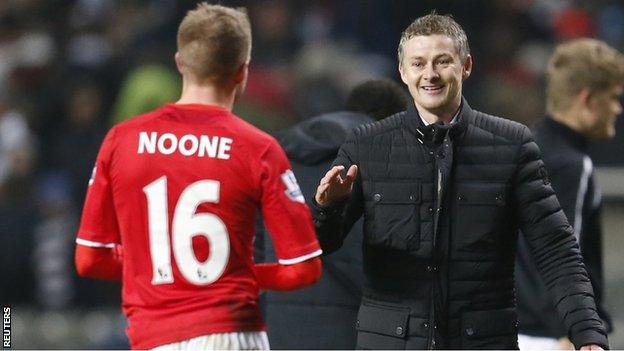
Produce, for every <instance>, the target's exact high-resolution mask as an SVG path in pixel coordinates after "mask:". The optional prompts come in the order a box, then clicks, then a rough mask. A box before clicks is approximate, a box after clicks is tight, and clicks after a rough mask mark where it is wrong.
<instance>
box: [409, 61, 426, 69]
mask: <svg viewBox="0 0 624 351" xmlns="http://www.w3.org/2000/svg"><path fill="white" fill-rule="evenodd" d="M412 66H413V67H418V68H420V67H422V66H424V64H423V63H422V62H412Z"/></svg>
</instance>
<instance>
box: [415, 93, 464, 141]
mask: <svg viewBox="0 0 624 351" xmlns="http://www.w3.org/2000/svg"><path fill="white" fill-rule="evenodd" d="M473 115H474V110H473V109H472V108H471V107H470V105H468V102H467V101H466V99H465V98H463V97H462V102H461V105H460V107H459V113H458V114H457V116H456V117H455V122H454V123H451V124H448V125H444V124H438V123H434V124H430V125H428V126H425V124H424V123H423V121H422V119H421V118H420V115H419V114H418V110H417V109H416V105H414V102H413V101H411V103H409V104H408V106H407V111H406V115H405V126H406V127H407V129H408V130H409V131H410V132H411V133H412V134H414V135H415V136H416V138H417V139H418V140H419V141H420V142H421V143H423V141H425V140H430V141H433V140H434V139H439V138H440V136H441V137H442V139H443V138H444V136H445V135H446V133H448V134H449V136H450V137H451V139H453V140H455V139H457V138H459V137H460V136H461V135H462V134H463V132H464V131H465V130H466V126H467V124H468V123H470V122H472V121H473V120H474V117H473Z"/></svg>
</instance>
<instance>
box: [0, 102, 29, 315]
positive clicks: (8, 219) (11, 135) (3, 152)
mask: <svg viewBox="0 0 624 351" xmlns="http://www.w3.org/2000/svg"><path fill="white" fill-rule="evenodd" d="M36 144H37V139H36V138H35V136H34V134H33V133H32V131H31V130H30V127H29V125H28V123H27V121H26V118H25V117H24V115H23V114H22V112H21V111H20V110H19V109H17V108H14V103H13V101H12V99H11V98H10V97H9V96H8V95H7V92H6V91H0V242H2V248H3V253H2V255H0V268H1V269H2V280H3V282H11V284H10V287H9V285H8V284H3V285H4V286H3V287H2V288H0V300H1V301H2V302H3V303H6V304H14V303H25V302H29V301H32V298H33V296H34V294H33V292H34V285H35V283H34V281H33V274H32V269H30V268H31V267H32V265H31V263H32V262H31V260H32V258H31V257H32V252H33V249H32V248H33V246H34V245H33V231H34V227H35V224H36V221H37V219H38V214H37V206H36V201H37V198H38V197H37V194H36V192H35V191H34V186H33V183H34V181H35V177H34V166H35V164H34V163H35V161H36V158H35V156H36V152H35V150H36Z"/></svg>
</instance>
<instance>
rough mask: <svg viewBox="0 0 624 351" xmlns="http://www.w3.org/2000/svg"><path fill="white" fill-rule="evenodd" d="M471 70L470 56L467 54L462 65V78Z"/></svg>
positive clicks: (467, 75)
mask: <svg viewBox="0 0 624 351" xmlns="http://www.w3.org/2000/svg"><path fill="white" fill-rule="evenodd" d="M471 72H472V56H471V55H470V54H468V56H466V60H465V61H464V65H463V67H462V79H463V80H466V78H468V77H470V73H471Z"/></svg>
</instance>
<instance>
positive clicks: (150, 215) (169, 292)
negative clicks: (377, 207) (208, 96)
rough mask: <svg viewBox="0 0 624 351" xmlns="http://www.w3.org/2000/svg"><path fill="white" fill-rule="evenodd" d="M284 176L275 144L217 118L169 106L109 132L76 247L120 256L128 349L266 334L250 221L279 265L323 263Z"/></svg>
mask: <svg viewBox="0 0 624 351" xmlns="http://www.w3.org/2000/svg"><path fill="white" fill-rule="evenodd" d="M290 168H291V167H290V163H289V162H288V159H287V158H286V155H285V153H284V151H283V150H282V149H281V147H280V146H279V144H278V143H277V142H276V141H275V139H273V138H272V137H271V136H269V135H268V134H266V133H264V132H262V131H260V130H259V129H257V128H255V127H253V126H251V125H250V124H248V123H246V122H245V121H243V120H241V119H240V118H238V117H236V116H235V115H233V114H232V113H230V112H229V111H227V110H225V109H222V108H220V107H216V106H207V105H198V104H188V105H175V104H168V105H165V106H164V107H162V108H160V109H158V110H156V111H154V112H151V113H148V114H145V115H141V116H138V117H136V118H133V119H131V120H129V121H126V122H123V123H121V124H119V125H117V126H115V127H113V128H112V129H111V130H110V132H109V133H108V135H107V136H106V138H105V140H104V142H103V144H102V147H101V149H100V152H99V155H98V158H97V161H96V166H95V168H94V170H93V175H92V178H91V180H90V181H89V190H88V192H87V198H86V201H85V205H84V209H83V213H82V220H81V224H80V229H79V232H78V238H77V239H76V242H77V243H78V244H79V245H87V246H93V247H113V246H114V245H115V244H116V243H120V244H122V245H123V251H124V254H123V281H122V300H123V310H124V313H125V314H126V316H127V317H128V330H127V331H128V336H129V338H130V343H131V345H132V347H133V348H140V349H146V348H152V347H155V346H158V345H163V344H167V343H171V342H176V341H181V340H184V339H188V338H192V337H195V336H200V335H204V334H210V333H224V332H234V331H258V330H264V328H265V327H264V323H263V321H262V318H261V315H260V311H259V308H258V286H257V283H256V280H255V277H254V274H253V271H252V266H253V263H254V262H253V237H254V232H255V218H256V209H257V208H260V209H261V211H262V215H263V218H264V221H265V224H266V226H267V228H268V230H269V232H270V233H271V234H272V240H273V243H274V246H275V249H276V254H277V257H278V259H279V262H280V263H282V264H294V263H298V262H302V261H304V260H307V259H309V258H312V257H315V256H318V255H320V254H321V250H320V247H319V244H318V242H317V240H316V236H315V234H314V229H313V225H312V219H311V216H310V212H309V210H308V208H307V206H306V205H305V202H304V199H303V195H302V194H301V191H300V190H299V186H298V185H297V182H296V180H295V177H294V175H293V173H292V171H291V170H290Z"/></svg>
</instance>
